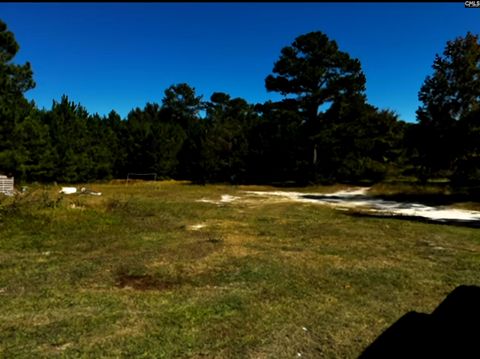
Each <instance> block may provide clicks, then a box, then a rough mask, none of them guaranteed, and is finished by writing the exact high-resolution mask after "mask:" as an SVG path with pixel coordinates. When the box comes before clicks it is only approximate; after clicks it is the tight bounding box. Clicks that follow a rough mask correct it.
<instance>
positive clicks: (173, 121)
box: [0, 20, 480, 184]
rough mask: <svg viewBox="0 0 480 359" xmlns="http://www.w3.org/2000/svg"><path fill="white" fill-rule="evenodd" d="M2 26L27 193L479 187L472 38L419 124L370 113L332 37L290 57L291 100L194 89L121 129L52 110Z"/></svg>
mask: <svg viewBox="0 0 480 359" xmlns="http://www.w3.org/2000/svg"><path fill="white" fill-rule="evenodd" d="M18 48H19V47H18V44H17V42H16V40H15V37H14V35H13V34H12V32H10V31H8V29H7V26H6V25H5V23H4V22H2V21H1V20H0V172H3V173H5V174H12V175H15V176H16V177H17V178H18V179H19V180H23V181H41V182H51V181H58V182H65V183H75V182H87V181H94V180H102V179H112V178H125V177H126V175H127V173H129V172H137V173H147V172H155V173H157V175H158V177H159V178H174V179H188V180H192V181H194V182H196V183H207V182H230V183H275V182H278V183H288V182H291V183H295V184H308V183H327V182H328V183H332V182H357V183H358V182H362V181H369V182H375V181H381V180H383V179H385V178H399V177H402V176H409V177H413V178H417V179H418V180H420V181H427V180H429V179H433V178H438V177H442V178H448V179H450V180H452V181H455V182H461V183H471V182H475V181H478V180H479V179H480V44H479V37H478V35H473V34H471V33H467V35H466V36H465V37H459V38H457V39H454V40H452V41H449V42H448V43H447V44H446V47H445V50H444V52H443V54H442V55H436V57H435V60H434V63H433V73H432V74H431V75H429V76H428V77H427V78H426V80H425V82H424V84H423V85H422V87H421V89H420V91H419V99H420V100H421V102H422V106H421V107H420V108H419V109H418V111H417V123H407V122H404V121H402V120H400V119H399V118H398V115H397V114H396V113H394V112H392V111H390V110H383V109H378V108H377V107H375V106H373V105H371V104H369V103H368V102H367V99H366V96H365V83H366V79H365V75H364V73H363V71H362V69H361V64H360V61H359V60H358V59H354V58H351V57H350V56H349V54H347V53H345V52H343V51H340V49H339V48H338V46H337V44H336V42H335V41H333V40H330V39H329V38H328V37H327V36H326V35H325V34H323V33H322V32H311V33H308V34H305V35H301V36H299V37H297V38H296V39H295V41H294V42H293V43H292V44H291V45H290V46H287V47H285V48H283V49H282V51H281V54H280V57H279V59H278V60H277V61H276V62H275V63H274V66H273V71H272V74H270V75H268V76H267V78H266V80H265V85H266V88H267V90H268V91H274V92H279V93H280V94H281V95H283V100H281V101H278V102H272V101H267V102H266V103H261V104H250V103H248V102H247V101H245V100H244V99H241V98H232V97H231V96H230V95H228V94H226V93H223V92H216V93H213V94H212V95H211V97H210V99H209V100H208V101H205V100H203V98H202V96H199V95H197V94H196V93H195V89H194V88H192V87H191V86H189V85H188V84H186V83H180V84H175V85H172V86H170V87H169V88H168V89H166V90H165V93H164V97H163V100H162V103H161V104H157V103H147V104H146V105H145V107H144V108H143V109H142V108H135V109H133V110H132V111H130V113H129V114H128V115H127V116H126V118H121V117H120V116H119V115H118V113H116V112H115V111H111V112H110V113H109V114H108V115H107V116H99V115H98V114H90V113H88V111H87V110H86V109H85V108H84V107H83V106H81V105H80V104H77V103H75V102H73V101H71V100H70V99H69V98H68V97H67V96H66V95H64V96H63V97H62V98H61V99H60V100H59V101H58V102H57V101H54V102H53V106H52V108H51V109H49V110H40V109H38V108H37V107H36V105H35V104H34V103H33V102H29V101H27V100H26V98H25V97H24V93H25V92H26V91H28V90H30V89H32V88H34V86H35V82H34V81H33V73H32V69H31V66H30V64H29V63H26V64H24V65H17V64H14V63H13V58H14V57H15V54H16V53H17V51H18Z"/></svg>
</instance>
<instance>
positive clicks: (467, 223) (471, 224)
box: [345, 210, 480, 304]
mask: <svg viewBox="0 0 480 359" xmlns="http://www.w3.org/2000/svg"><path fill="white" fill-rule="evenodd" d="M345 215H348V216H352V217H376V218H388V219H397V220H403V221H415V222H420V223H429V224H443V225H448V226H459V227H468V228H480V221H474V220H462V219H430V218H426V217H420V216H408V215H392V214H383V213H375V212H362V211H355V210H349V211H346V212H345ZM479 304H480V303H479Z"/></svg>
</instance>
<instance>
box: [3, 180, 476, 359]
mask: <svg viewBox="0 0 480 359" xmlns="http://www.w3.org/2000/svg"><path fill="white" fill-rule="evenodd" d="M88 187H90V188H92V189H93V190H96V191H100V192H102V196H98V197H97V196H88V195H68V196H67V195H65V196H62V195H60V194H58V190H59V187H53V186H52V187H42V186H34V185H32V186H31V188H30V189H29V191H27V192H26V193H24V194H23V195H21V196H18V198H2V199H0V357H5V358H32V357H35V358H41V357H67V358H73V357H85V358H95V357H144V358H296V357H298V356H299V354H298V353H300V354H301V356H302V357H303V358H355V357H357V356H358V355H359V354H360V353H361V351H362V350H363V349H364V348H365V347H366V346H367V345H368V344H369V343H370V342H371V341H372V340H373V339H375V338H376V337H377V336H378V335H379V334H380V333H381V332H382V331H383V330H384V329H386V328H387V327H388V326H390V325H391V324H393V322H395V321H396V320H397V319H398V318H399V317H401V316H402V315H403V314H405V313H406V312H407V311H411V310H415V311H420V312H425V313H430V312H431V311H432V310H433V309H434V308H435V307H436V306H437V305H438V304H439V303H440V302H441V301H442V300H443V299H444V298H445V296H446V295H447V294H448V293H449V292H450V291H452V290H453V289H454V288H455V287H456V286H458V285H460V284H475V285H480V231H479V230H478V229H473V228H464V227H458V226H447V225H440V224H438V225H437V224H427V223H418V222H412V221H404V220H397V219H385V218H369V217H356V216H350V215H348V214H347V213H345V212H342V211H337V210H335V209H332V208H329V207H324V206H321V205H316V204H308V203H294V202H291V203H289V202H281V203H273V202H269V201H262V200H261V199H260V198H258V199H256V200H252V201H241V200H238V201H233V202H225V203H220V204H215V203H208V202H199V201H197V200H199V199H211V200H219V199H220V198H221V196H222V195H225V194H228V195H231V196H239V197H243V196H245V194H243V192H242V191H243V190H262V189H265V190H273V188H270V187H259V186H222V185H207V186H194V185H190V184H188V183H180V182H173V181H172V182H147V183H134V184H129V185H128V186H127V185H125V184H124V183H120V182H118V183H110V184H94V185H89V186H88ZM331 189H332V188H331V187H315V188H314V189H312V188H309V189H304V190H305V191H312V190H318V191H330V190H331ZM275 190H278V188H276V189H275ZM288 190H294V189H291V188H289V189H288ZM196 225H197V227H195V226H196ZM202 225H203V227H202Z"/></svg>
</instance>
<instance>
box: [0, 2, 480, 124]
mask: <svg viewBox="0 0 480 359" xmlns="http://www.w3.org/2000/svg"><path fill="white" fill-rule="evenodd" d="M0 19H2V20H3V21H5V22H6V23H7V26H8V27H9V29H10V30H11V31H13V33H14V34H15V36H16V39H17V42H18V43H19V44H20V51H19V53H18V55H17V57H16V58H15V62H17V63H24V62H25V61H27V60H28V61H30V62H31V64H32V67H33V70H34V78H35V81H36V83H37V87H36V88H35V89H34V90H31V91H29V92H27V94H26V96H27V98H29V99H33V100H35V102H36V103H37V105H38V106H39V107H46V108H50V107H51V105H52V101H53V100H54V99H55V100H59V99H60V97H61V96H62V95H63V94H67V95H68V96H69V98H70V99H71V100H73V101H75V102H77V103H81V104H82V105H83V106H85V107H86V108H87V110H88V111H89V112H90V113H95V112H98V113H99V114H101V115H103V114H107V113H108V112H110V110H112V109H115V110H116V111H117V112H119V113H120V115H121V116H122V117H124V116H126V115H127V114H128V112H129V111H130V110H131V109H133V108H135V107H143V106H144V105H145V103H146V102H158V103H160V102H161V100H162V98H163V92H164V90H165V89H166V88H167V87H169V86H170V85H172V84H175V83H180V82H187V83H189V84H190V85H191V86H193V87H194V88H195V89H196V91H197V94H200V95H204V99H208V98H209V97H210V95H211V94H212V93H213V92H215V91H223V92H227V93H229V94H230V95H231V96H233V97H242V98H244V99H246V100H247V101H249V102H252V103H256V102H264V101H266V100H268V99H272V100H276V99H279V98H280V96H279V95H277V94H275V93H268V92H267V91H266V90H265V84H264V80H265V77H266V76H267V75H268V74H270V73H271V71H272V68H273V63H274V62H275V61H276V60H277V59H278V57H279V54H280V50H281V48H282V47H284V46H287V45H289V44H291V43H292V41H293V40H294V39H295V38H296V37H297V36H299V35H301V34H304V33H307V32H310V31H322V32H324V33H325V34H327V35H328V36H329V38H330V39H333V40H335V41H337V43H338V45H339V47H340V49H341V50H342V51H346V52H348V53H349V54H350V55H351V56H352V57H356V58H358V59H359V60H360V62H361V64H362V68H363V70H364V72H365V75H366V77H367V97H368V101H369V102H370V103H371V104H373V105H374V106H377V107H379V108H386V109H391V110H394V111H395V112H397V113H398V114H399V115H400V118H401V119H403V120H405V121H415V110H416V109H417V107H418V106H419V102H418V99H417V94H418V90H419V89H420V86H421V84H422V83H423V81H424V79H425V77H426V76H427V75H429V74H431V71H432V70H431V65H432V63H433V60H434V56H435V54H436V53H441V52H442V51H443V49H444V47H445V44H446V42H447V41H448V40H451V39H454V38H455V37H457V36H464V35H465V34H466V32H467V31H471V32H473V33H477V34H478V33H480V9H471V8H465V7H464V3H463V2H457V3H0Z"/></svg>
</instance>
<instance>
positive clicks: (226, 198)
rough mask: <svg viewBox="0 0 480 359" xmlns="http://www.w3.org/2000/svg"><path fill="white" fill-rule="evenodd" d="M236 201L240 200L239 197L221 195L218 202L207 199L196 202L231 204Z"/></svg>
mask: <svg viewBox="0 0 480 359" xmlns="http://www.w3.org/2000/svg"><path fill="white" fill-rule="evenodd" d="M237 199H240V197H236V196H230V195H229V194H224V195H222V197H221V198H220V200H219V201H215V200H212V199H207V198H202V199H199V200H197V202H205V203H214V204H223V203H230V202H233V201H235V200H237Z"/></svg>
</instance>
